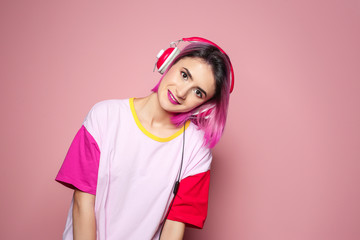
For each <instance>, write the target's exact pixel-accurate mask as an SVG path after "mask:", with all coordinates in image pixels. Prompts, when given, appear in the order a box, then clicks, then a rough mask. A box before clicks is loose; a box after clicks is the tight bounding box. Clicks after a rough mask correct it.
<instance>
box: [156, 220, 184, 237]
mask: <svg viewBox="0 0 360 240" xmlns="http://www.w3.org/2000/svg"><path fill="white" fill-rule="evenodd" d="M184 232H185V224H184V223H182V222H177V221H172V220H169V219H166V221H165V225H164V229H163V231H162V233H161V237H160V240H182V239H183V237H184Z"/></svg>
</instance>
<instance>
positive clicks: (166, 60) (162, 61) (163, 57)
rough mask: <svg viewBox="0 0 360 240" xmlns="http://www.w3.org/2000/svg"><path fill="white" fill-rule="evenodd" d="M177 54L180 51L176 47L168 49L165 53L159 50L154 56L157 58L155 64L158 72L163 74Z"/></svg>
mask: <svg viewBox="0 0 360 240" xmlns="http://www.w3.org/2000/svg"><path fill="white" fill-rule="evenodd" d="M179 53H180V49H178V48H177V47H175V48H168V49H166V50H165V51H164V50H163V49H161V50H160V52H159V53H158V55H157V56H156V57H157V58H158V60H157V62H156V67H157V69H158V72H159V73H161V74H163V73H164V72H165V70H166V69H167V67H168V66H169V65H170V63H171V62H172V61H173V60H174V59H175V58H176V56H177V55H179Z"/></svg>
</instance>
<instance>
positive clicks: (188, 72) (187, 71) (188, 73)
mask: <svg viewBox="0 0 360 240" xmlns="http://www.w3.org/2000/svg"><path fill="white" fill-rule="evenodd" d="M184 69H185V71H186V73H187V75H189V77H190V78H191V80H194V79H193V78H192V76H191V73H190V71H189V70H188V69H187V68H186V67H184ZM198 89H199V90H200V91H202V92H203V94H204V95H205V97H207V94H206V92H205V91H204V89H202V88H201V87H198Z"/></svg>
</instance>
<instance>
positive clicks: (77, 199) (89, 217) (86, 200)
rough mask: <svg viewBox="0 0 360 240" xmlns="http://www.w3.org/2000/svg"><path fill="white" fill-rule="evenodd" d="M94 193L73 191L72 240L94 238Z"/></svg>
mask: <svg viewBox="0 0 360 240" xmlns="http://www.w3.org/2000/svg"><path fill="white" fill-rule="evenodd" d="M94 209H95V195H92V194H89V193H85V192H82V191H80V190H77V189H76V190H75V191H74V205H73V212H72V215H73V234H74V240H95V239H96V221H95V210H94Z"/></svg>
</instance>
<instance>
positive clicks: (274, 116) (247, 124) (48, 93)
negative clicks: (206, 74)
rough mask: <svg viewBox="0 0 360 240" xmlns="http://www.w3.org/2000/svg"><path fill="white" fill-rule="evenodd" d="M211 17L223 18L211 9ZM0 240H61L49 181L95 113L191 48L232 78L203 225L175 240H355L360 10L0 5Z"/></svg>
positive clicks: (359, 192)
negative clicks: (197, 46) (200, 43)
mask: <svg viewBox="0 0 360 240" xmlns="http://www.w3.org/2000/svg"><path fill="white" fill-rule="evenodd" d="M220 3H221V4H220ZM0 31H1V32H0V79H1V85H0V98H1V101H0V104H1V105H0V109H1V112H2V113H1V120H0V121H1V126H0V132H1V140H0V141H1V143H0V147H1V151H0V159H1V160H0V161H1V168H0V187H1V189H0V190H1V198H0V201H1V204H0V207H1V209H0V212H1V220H0V221H1V223H0V228H1V229H0V239H6V240H9V239H37V240H42V239H60V238H61V234H62V231H63V229H64V224H65V219H66V215H67V211H68V207H69V204H70V200H71V196H72V191H71V190H69V189H67V188H64V187H63V186H61V185H60V184H58V183H56V182H55V181H54V178H55V176H56V174H57V171H58V170H59V168H60V166H61V163H62V161H63V158H64V157H65V154H66V152H67V150H68V147H69V146H70V143H71V141H72V139H73V137H74V136H75V133H76V131H77V130H78V129H79V128H80V126H81V123H82V121H83V119H84V117H85V115H86V113H87V112H88V111H89V109H90V107H91V106H92V105H93V104H95V103H96V102H98V101H100V100H104V99H111V98H128V97H140V96H144V95H147V94H148V93H149V90H150V89H151V87H152V86H154V85H155V83H156V82H157V81H158V79H159V77H160V75H159V74H157V73H153V72H152V69H153V64H154V61H155V56H156V54H157V53H158V51H159V50H160V49H162V48H166V47H167V46H168V44H169V43H170V42H171V41H175V40H177V39H180V38H181V37H190V36H202V37H205V38H208V39H210V40H212V41H214V42H216V43H218V44H219V45H220V46H221V47H223V49H224V50H225V51H227V52H228V53H229V55H230V57H231V59H232V63H233V65H234V68H235V76H236V79H235V90H234V92H233V94H232V95H231V99H230V100H231V102H230V103H231V105H230V109H229V115H228V117H229V118H228V119H229V120H228V124H227V127H226V130H225V134H224V136H223V138H222V140H221V141H220V143H219V144H218V145H217V146H216V147H215V149H214V151H213V153H214V162H213V168H212V169H213V170H212V181H211V186H210V202H209V213H208V219H207V222H206V224H205V227H204V229H203V230H201V231H200V230H195V229H188V230H187V232H186V237H185V239H190V240H191V239H192V240H195V239H207V240H215V239H216V240H218V239H241V240H290V239H291V240H305V239H306V240H319V239H321V240H322V239H324V240H325V239H326V240H339V239H341V240H343V239H345V240H355V239H360V204H359V202H360V188H359V180H360V164H359V160H360V152H359V147H360V124H359V123H360V107H359V105H360V104H359V103H360V78H359V72H360V64H359V63H360V45H359V43H360V2H359V1H356V0H353V1H351V0H347V1H343V0H337V1H335V0H328V1H319V0H311V1H310V0H306V1H280V0H276V1H268V0H251V1H250V0H248V1H243V0H233V1H231V0H222V1H219V2H216V3H215V2H212V1H205V0H202V1H194V0H183V1H169V0H167V1H165V0H162V1H142V3H139V2H138V1H107V2H105V1H102V2H100V1H97V2H96V3H95V1H45V0H44V1H10V0H9V1H4V0H2V1H1V2H0Z"/></svg>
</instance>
